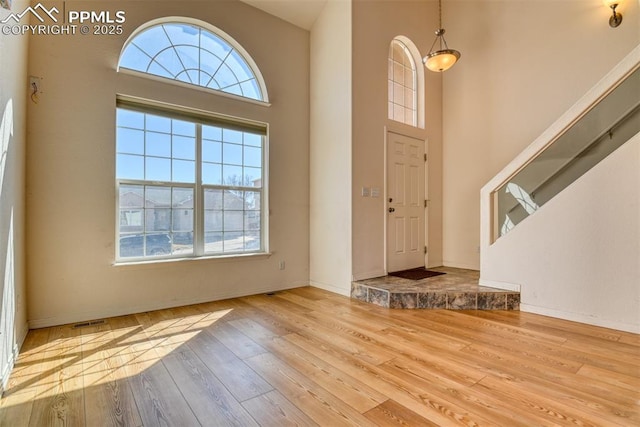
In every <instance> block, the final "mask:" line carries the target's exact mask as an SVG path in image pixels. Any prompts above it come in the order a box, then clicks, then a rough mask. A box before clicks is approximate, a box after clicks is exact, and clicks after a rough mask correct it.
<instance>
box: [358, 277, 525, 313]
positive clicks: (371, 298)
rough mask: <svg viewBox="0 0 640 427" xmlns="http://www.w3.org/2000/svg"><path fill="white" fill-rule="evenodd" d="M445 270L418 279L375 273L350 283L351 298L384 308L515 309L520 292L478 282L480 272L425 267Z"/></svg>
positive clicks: (518, 307) (516, 308) (517, 305)
mask: <svg viewBox="0 0 640 427" xmlns="http://www.w3.org/2000/svg"><path fill="white" fill-rule="evenodd" d="M429 270H433V271H441V272H444V273H446V274H443V275H440V276H436V277H429V278H426V279H422V280H409V279H402V278H400V277H394V276H383V277H376V278H373V279H366V280H360V281H357V282H353V283H352V284H351V298H354V299H357V300H360V301H364V302H368V303H371V304H376V305H379V306H381V307H386V308H400V309H448V310H519V309H520V293H519V292H514V291H509V290H504V289H496V288H489V287H486V286H480V285H479V284H478V279H479V277H480V272H479V271H476V270H465V269H462V268H453V267H435V268H429Z"/></svg>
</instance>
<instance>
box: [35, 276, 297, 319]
mask: <svg viewBox="0 0 640 427" xmlns="http://www.w3.org/2000/svg"><path fill="white" fill-rule="evenodd" d="M305 286H309V282H306V281H305V282H302V281H295V282H292V283H289V284H287V285H283V286H279V287H273V286H271V287H265V288H256V289H250V290H246V291H242V292H227V293H222V294H216V295H211V296H206V297H199V298H185V299H179V298H177V299H174V300H171V301H153V302H150V303H148V304H142V305H137V306H132V307H123V308H120V307H118V308H114V307H110V308H106V309H104V310H95V311H88V312H82V313H65V314H64V315H60V316H53V317H47V318H42V319H31V320H29V328H30V329H39V328H48V327H50V326H58V325H66V324H70V323H78V322H86V321H88V320H96V319H105V318H108V317H116V316H126V315H129V314H136V313H143V312H145V311H153V310H163V309H166V308H173V307H181V306H185V305H192V304H202V303H206V302H211V301H220V300H225V299H229V298H240V297H244V296H248V295H258V294H262V293H267V292H276V291H284V290H287V289H294V288H301V287H305Z"/></svg>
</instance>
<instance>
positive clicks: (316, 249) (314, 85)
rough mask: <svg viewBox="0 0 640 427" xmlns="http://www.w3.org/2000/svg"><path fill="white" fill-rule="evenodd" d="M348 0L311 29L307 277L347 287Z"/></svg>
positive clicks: (345, 290)
mask: <svg viewBox="0 0 640 427" xmlns="http://www.w3.org/2000/svg"><path fill="white" fill-rule="evenodd" d="M350 41H351V2H350V1H331V0H330V1H329V2H328V3H327V4H326V6H325V7H324V9H323V11H322V13H321V15H320V16H319V17H318V19H317V20H316V22H315V24H314V26H313V28H312V29H311V137H310V140H311V152H310V162H311V165H310V173H311V186H310V195H311V196H310V197H311V200H310V203H311V212H310V218H311V220H310V222H311V227H310V228H311V233H310V234H311V236H310V243H311V248H310V254H311V257H310V281H311V284H312V285H313V286H317V287H320V288H324V289H328V290H331V291H333V292H337V293H340V294H343V295H349V293H350V290H351V269H352V256H351V233H352V224H351V192H350V188H351V180H352V177H351V174H352V165H351V122H352V110H351V105H352V95H351V91H352V83H351V55H352V48H351V43H350Z"/></svg>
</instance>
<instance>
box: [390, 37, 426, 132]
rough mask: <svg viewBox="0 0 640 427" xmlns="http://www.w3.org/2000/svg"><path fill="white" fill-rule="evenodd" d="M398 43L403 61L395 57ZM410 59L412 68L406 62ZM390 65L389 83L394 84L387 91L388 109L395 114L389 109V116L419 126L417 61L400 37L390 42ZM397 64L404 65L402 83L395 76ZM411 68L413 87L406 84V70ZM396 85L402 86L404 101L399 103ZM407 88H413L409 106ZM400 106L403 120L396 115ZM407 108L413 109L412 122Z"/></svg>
mask: <svg viewBox="0 0 640 427" xmlns="http://www.w3.org/2000/svg"><path fill="white" fill-rule="evenodd" d="M396 45H398V46H399V47H400V49H402V53H403V62H402V63H399V62H398V61H396V59H395V58H394V55H393V52H394V50H395V46H396ZM406 60H408V61H409V64H410V65H411V68H409V67H407V66H406V65H405V64H404V62H405V61H406ZM387 61H388V65H387V81H388V85H390V86H393V87H394V88H393V90H392V89H391V88H389V90H388V93H387V105H388V109H389V110H392V111H393V114H391V111H388V114H387V116H388V118H389V120H393V121H395V122H398V123H402V124H405V125H407V126H412V127H418V86H419V85H418V72H417V65H416V61H415V58H414V57H413V55H412V54H411V50H410V49H409V46H407V44H406V43H405V42H404V41H403V40H400V39H399V38H394V39H393V40H392V41H391V43H390V44H389V56H388V59H387ZM396 64H398V65H399V66H400V67H402V74H403V82H402V83H400V82H399V81H398V80H397V79H396V78H395V66H396ZM407 70H410V71H411V79H412V82H411V83H412V85H411V86H412V87H411V88H409V87H408V86H407V85H406V82H405V80H406V79H405V77H404V76H406V71H407ZM395 85H400V86H402V103H397V102H396V101H395ZM407 89H409V90H411V94H412V96H411V105H410V106H409V105H408V103H407V102H406V101H407V99H406V93H405V92H406V91H407ZM396 106H399V107H400V108H402V109H403V118H404V119H403V120H398V119H397V118H396V116H395V107H396ZM407 110H409V111H411V123H407V119H406V113H407Z"/></svg>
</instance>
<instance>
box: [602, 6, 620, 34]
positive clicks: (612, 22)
mask: <svg viewBox="0 0 640 427" xmlns="http://www.w3.org/2000/svg"><path fill="white" fill-rule="evenodd" d="M602 3H604V5H605V6H608V7H610V8H611V10H612V11H613V15H611V17H610V18H609V26H610V27H611V28H616V27H617V26H618V25H620V23H621V22H622V14H621V13H619V12H616V8H617V7H618V5H619V4H620V3H622V0H602Z"/></svg>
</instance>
